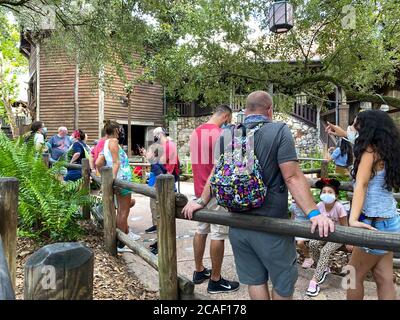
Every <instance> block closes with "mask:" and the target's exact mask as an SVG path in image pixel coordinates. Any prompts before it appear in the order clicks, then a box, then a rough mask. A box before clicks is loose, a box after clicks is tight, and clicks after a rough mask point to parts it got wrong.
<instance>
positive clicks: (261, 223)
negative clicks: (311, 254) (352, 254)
mask: <svg viewBox="0 0 400 320" xmlns="http://www.w3.org/2000/svg"><path fill="white" fill-rule="evenodd" d="M176 217H177V218H178V219H185V218H184V216H183V214H182V211H181V209H180V208H179V209H178V210H177V212H176ZM193 220H194V221H201V222H208V223H214V224H221V225H227V226H230V227H236V228H241V229H248V230H255V231H262V232H269V233H274V234H281V235H287V236H296V237H302V238H308V239H316V240H324V241H329V242H336V243H343V244H350V245H355V246H360V247H369V248H376V249H383V250H389V251H400V234H399V233H389V232H381V231H371V230H367V229H361V228H352V227H342V226H335V232H333V233H330V234H329V236H328V237H326V238H321V237H320V236H319V234H318V230H316V231H315V232H314V233H311V231H310V230H311V224H310V223H309V222H299V221H294V220H290V219H278V218H269V217H263V216H256V215H251V214H243V213H233V212H229V213H228V212H218V211H210V210H200V211H197V212H195V213H194V215H193Z"/></svg>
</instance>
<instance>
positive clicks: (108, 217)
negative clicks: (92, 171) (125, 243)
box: [101, 167, 117, 256]
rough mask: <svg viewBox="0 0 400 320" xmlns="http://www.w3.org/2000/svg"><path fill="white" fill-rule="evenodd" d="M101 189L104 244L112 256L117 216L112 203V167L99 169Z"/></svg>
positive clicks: (115, 244)
mask: <svg viewBox="0 0 400 320" xmlns="http://www.w3.org/2000/svg"><path fill="white" fill-rule="evenodd" d="M101 191H102V193H103V213H104V245H105V248H106V251H107V252H108V253H109V254H111V255H112V256H116V255H117V235H116V228H117V216H116V214H115V205H114V188H113V173H112V168H110V167H103V168H102V169H101Z"/></svg>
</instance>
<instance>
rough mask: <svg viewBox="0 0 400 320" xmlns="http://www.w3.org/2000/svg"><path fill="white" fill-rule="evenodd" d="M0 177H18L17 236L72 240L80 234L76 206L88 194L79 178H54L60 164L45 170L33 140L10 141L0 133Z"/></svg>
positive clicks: (86, 198) (87, 197)
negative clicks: (71, 180) (68, 179)
mask: <svg viewBox="0 0 400 320" xmlns="http://www.w3.org/2000/svg"><path fill="white" fill-rule="evenodd" d="M0 154H1V157H0V177H16V178H18V180H19V207H18V210H19V223H18V232H19V235H20V236H24V237H29V238H34V239H36V240H39V239H41V240H46V239H51V240H53V241H75V240H77V239H78V238H79V236H80V235H81V228H80V226H79V223H78V220H79V219H80V213H79V208H80V206H81V205H83V204H88V203H90V202H91V201H92V200H91V197H90V196H88V195H85V191H84V190H81V181H76V182H71V183H64V182H62V181H60V180H59V179H58V178H57V172H60V167H61V166H62V165H63V164H62V163H58V164H57V165H55V166H54V167H53V168H52V169H48V168H47V167H46V166H45V165H44V163H43V161H42V159H41V157H40V156H39V155H37V154H35V150H34V148H33V144H32V143H28V144H26V143H24V142H23V140H22V138H20V139H18V140H16V141H13V140H10V139H9V138H7V137H6V136H5V134H4V133H2V132H0Z"/></svg>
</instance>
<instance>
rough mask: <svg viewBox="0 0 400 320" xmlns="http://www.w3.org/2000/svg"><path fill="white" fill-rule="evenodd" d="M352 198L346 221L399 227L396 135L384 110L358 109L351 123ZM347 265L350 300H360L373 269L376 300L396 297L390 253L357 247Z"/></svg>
mask: <svg viewBox="0 0 400 320" xmlns="http://www.w3.org/2000/svg"><path fill="white" fill-rule="evenodd" d="M354 129H355V130H356V131H357V133H356V135H358V137H357V139H356V140H355V145H354V158H355V162H354V168H353V171H352V176H353V178H355V184H354V197H353V203H352V208H351V213H350V219H349V225H350V226H352V227H358V228H365V229H370V230H379V231H386V232H399V231H400V217H399V214H398V213H397V210H396V204H397V203H396V200H395V199H394V196H393V190H394V189H398V188H399V187H400V134H399V131H398V129H397V128H396V126H395V124H394V122H393V120H392V119H391V118H390V117H389V115H388V114H386V113H385V112H383V111H380V110H368V111H364V112H361V113H360V114H359V115H358V116H357V119H356V121H355V124H354ZM349 265H351V266H353V267H354V268H355V276H356V287H355V288H354V289H348V290H347V298H348V299H352V300H354V299H357V300H358V299H363V296H364V285H363V284H364V279H365V277H366V275H367V273H368V272H369V271H372V272H373V276H374V279H375V282H376V284H377V291H378V298H379V299H380V300H384V299H396V289H395V286H394V284H393V252H388V251H385V250H377V249H370V248H360V247H355V248H354V250H353V254H352V256H351V259H350V262H349Z"/></svg>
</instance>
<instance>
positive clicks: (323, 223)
mask: <svg viewBox="0 0 400 320" xmlns="http://www.w3.org/2000/svg"><path fill="white" fill-rule="evenodd" d="M310 221H311V223H312V225H311V233H314V231H315V229H316V228H317V227H318V230H319V236H320V237H327V236H328V234H329V232H334V231H335V224H334V223H333V221H332V220H331V219H329V218H328V217H327V216H325V215H323V214H319V215H318V216H315V217H312V218H311V219H310Z"/></svg>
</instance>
